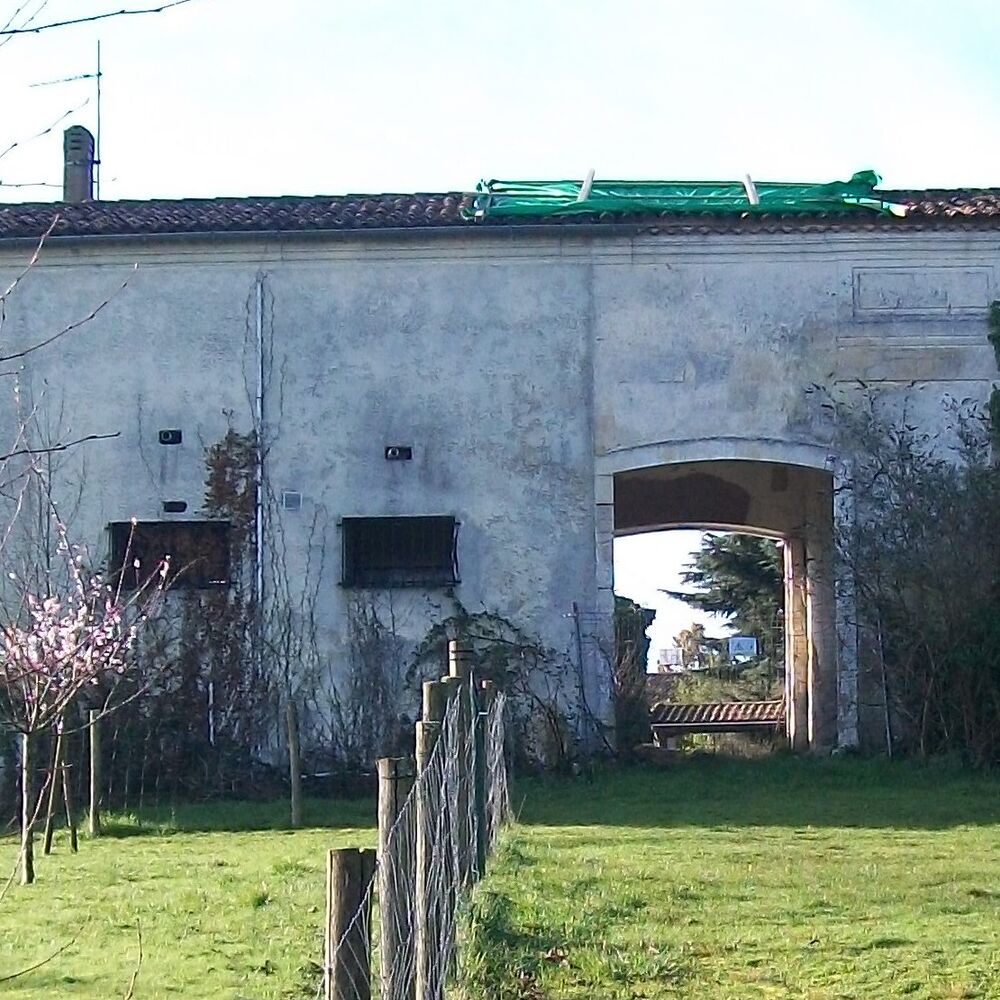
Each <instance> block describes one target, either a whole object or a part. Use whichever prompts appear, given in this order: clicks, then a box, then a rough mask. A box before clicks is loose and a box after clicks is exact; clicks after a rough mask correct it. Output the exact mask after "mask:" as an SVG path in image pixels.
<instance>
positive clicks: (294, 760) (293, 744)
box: [285, 698, 302, 827]
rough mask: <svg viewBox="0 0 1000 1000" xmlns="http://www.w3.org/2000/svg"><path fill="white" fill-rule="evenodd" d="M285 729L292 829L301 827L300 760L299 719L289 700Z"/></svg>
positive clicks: (286, 706) (292, 702) (293, 704)
mask: <svg viewBox="0 0 1000 1000" xmlns="http://www.w3.org/2000/svg"><path fill="white" fill-rule="evenodd" d="M285 727H286V729H287V735H288V784H289V792H290V799H291V802H290V805H291V813H292V815H291V820H292V826H293V827H300V826H302V759H301V756H300V754H299V719H298V715H297V713H296V711H295V702H294V701H292V699H291V698H289V699H288V702H287V703H286V705H285Z"/></svg>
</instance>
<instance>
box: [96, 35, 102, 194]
mask: <svg viewBox="0 0 1000 1000" xmlns="http://www.w3.org/2000/svg"><path fill="white" fill-rule="evenodd" d="M94 82H95V83H96V85H97V134H96V135H95V136H94V197H95V198H96V199H97V200H98V201H100V200H101V40H100V39H99V38H98V39H97V72H96V73H95V74H94Z"/></svg>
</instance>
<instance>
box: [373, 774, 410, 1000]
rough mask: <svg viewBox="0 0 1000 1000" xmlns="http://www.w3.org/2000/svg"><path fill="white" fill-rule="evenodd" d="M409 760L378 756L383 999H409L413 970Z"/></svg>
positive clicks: (379, 892) (380, 969)
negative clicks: (408, 803)
mask: <svg viewBox="0 0 1000 1000" xmlns="http://www.w3.org/2000/svg"><path fill="white" fill-rule="evenodd" d="M414 771H415V762H414V760H413V758H412V757H382V758H381V759H380V760H379V761H378V900H379V923H380V928H381V942H382V951H381V959H380V967H379V971H380V978H381V982H382V993H381V995H382V996H383V997H392V998H393V1000H397V998H398V1000H407V998H411V997H413V995H414V989H415V985H416V984H415V978H414V975H415V971H416V970H415V966H414V955H413V951H412V949H410V948H409V947H408V944H409V940H410V936H411V935H412V933H413V902H414V901H413V891H414V885H413V881H414V870H413V860H414V859H413V855H412V854H411V853H410V844H411V842H412V837H413V834H414V832H415V829H416V810H415V809H414V808H413V803H411V804H410V806H409V808H404V807H405V806H406V802H407V799H408V797H409V795H410V791H411V790H412V788H413V778H414Z"/></svg>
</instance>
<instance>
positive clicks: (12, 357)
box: [0, 221, 139, 361]
mask: <svg viewBox="0 0 1000 1000" xmlns="http://www.w3.org/2000/svg"><path fill="white" fill-rule="evenodd" d="M54 225H55V222H54V221H53V223H52V226H54ZM52 226H49V228H48V231H47V232H46V234H45V235H46V236H48V234H49V233H51V232H52ZM39 250H41V246H39ZM37 259H38V257H37V251H36V254H35V256H34V257H32V262H34V261H36V260H37ZM29 266H30V265H29ZM138 270H139V265H138V264H133V265H132V273H133V274H134V273H135V272H136V271H138ZM18 280H20V278H17V279H15V282H16V281H18ZM131 280H132V276H131V275H129V277H127V278H126V279H125V280H124V281H123V282H122V283H121V285H120V286H119V287H118V288H117V289H116V290H115V291H114V292H113V293H112V294H111V295H109V296H108V297H107V298H106V299H105V300H104V301H103V302H101V303H100V304H99V305H97V306H95V307H94V308H93V309H91V311H90V312H89V313H87V315H86V316H84V317H83V319H78V320H74V322H72V323H69V324H67V325H66V326H64V327H63V328H62V329H61V330H59V331H58V332H56V333H54V334H52V336H51V337H46V339H45V340H40V341H38V343H37V344H32V345H31V347H26V348H25V349H24V350H23V351H18V352H17V353H16V354H4V355H0V361H16V360H17V359H18V358H23V357H27V355H29V354H33V353H34V352H35V351H40V350H41V349H42V348H43V347H48V346H49V344H52V343H54V342H55V341H57V340H59V339H60V338H61V337H65V336H66V334H67V333H72V332H73V331H74V330H77V329H79V328H80V327H81V326H83V325H84V324H85V323H89V322H90V321H91V320H92V319H94V318H95V317H96V316H97V314H98V313H99V312H100V311H101V310H102V309H104V308H105V306H108V305H110V304H111V302H113V301H114V300H115V299H116V298H117V297H118V296H119V295H121V293H122V292H124V291H125V289H126V288H128V283H129V281H131ZM6 294H9V290H8V292H7V293H6ZM5 297H6V295H5Z"/></svg>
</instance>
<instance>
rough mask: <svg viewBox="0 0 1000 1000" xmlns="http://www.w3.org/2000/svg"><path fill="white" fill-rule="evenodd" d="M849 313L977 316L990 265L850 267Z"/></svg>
mask: <svg viewBox="0 0 1000 1000" xmlns="http://www.w3.org/2000/svg"><path fill="white" fill-rule="evenodd" d="M853 286H854V319H855V320H858V321H862V322H871V321H875V322H877V321H880V320H894V319H943V318H964V317H968V318H978V317H981V316H983V315H985V313H986V308H987V306H988V304H989V302H990V299H991V297H992V294H993V269H992V268H991V267H977V266H962V265H952V266H939V267H919V266H914V267H855V268H854V269H853Z"/></svg>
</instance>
